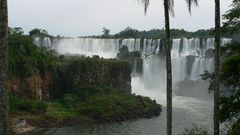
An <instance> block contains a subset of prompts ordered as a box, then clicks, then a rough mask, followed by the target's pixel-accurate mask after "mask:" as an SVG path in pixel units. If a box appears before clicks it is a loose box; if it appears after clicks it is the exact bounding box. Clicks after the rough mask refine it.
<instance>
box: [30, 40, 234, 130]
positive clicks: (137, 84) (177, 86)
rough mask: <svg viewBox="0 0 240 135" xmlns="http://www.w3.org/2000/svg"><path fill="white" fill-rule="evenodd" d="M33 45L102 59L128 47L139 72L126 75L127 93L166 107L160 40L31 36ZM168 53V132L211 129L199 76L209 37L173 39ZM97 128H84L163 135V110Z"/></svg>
mask: <svg viewBox="0 0 240 135" xmlns="http://www.w3.org/2000/svg"><path fill="white" fill-rule="evenodd" d="M221 41H222V42H221V43H222V45H224V44H226V43H229V42H231V39H227V38H223V39H222V40H221ZM34 43H35V44H36V45H37V46H41V47H47V48H48V49H53V50H55V51H56V52H57V53H59V54H60V55H85V56H92V55H99V56H100V57H104V58H115V57H116V56H117V53H118V52H119V48H121V47H122V46H123V45H126V46H127V47H128V49H129V51H140V52H141V54H142V58H143V73H142V74H141V75H139V76H138V77H133V78H132V91H133V93H136V94H140V95H144V96H149V97H151V98H152V99H156V101H157V102H158V103H160V104H162V105H163V106H165V105H166V69H165V53H164V52H165V47H164V43H163V42H162V40H160V39H93V38H54V39H49V38H35V39H34ZM171 56H172V71H173V89H174V96H173V134H174V135H177V134H179V133H180V132H181V131H183V129H184V128H190V127H191V126H192V125H193V124H197V125H198V126H201V127H204V128H206V129H207V130H208V131H209V132H210V133H211V132H212V129H213V128H212V125H213V124H212V114H213V112H212V107H213V104H212V97H211V95H210V94H209V93H208V91H207V89H208V86H209V84H208V83H207V82H205V81H202V80H201V78H200V74H202V73H204V71H205V70H207V71H210V72H212V71H213V70H214V59H213V56H214V39H213V38H207V39H199V38H191V39H187V38H182V39H173V40H172V52H171ZM134 63H135V62H134ZM134 67H135V65H134ZM206 99H207V100H206ZM101 126H102V127H103V128H101ZM101 126H100V128H99V126H98V125H97V126H96V127H94V126H93V127H91V128H90V129H89V131H91V133H92V131H93V130H94V131H96V135H97V134H98V133H103V134H115V131H118V132H117V133H118V134H119V135H124V134H129V135H135V134H139V135H145V134H151V135H157V134H165V133H166V131H165V130H166V110H165V108H163V113H162V115H160V116H159V117H157V118H153V119H150V120H139V121H133V122H127V123H124V124H121V125H118V124H113V125H101ZM141 127H144V128H141ZM145 127H148V128H145ZM78 128H79V127H77V129H74V127H72V128H70V130H71V131H72V130H74V131H76V133H78V134H81V133H82V130H81V131H78V130H79V129H78ZM84 129H85V127H84ZM116 129H117V130H116ZM118 129H120V130H118ZM135 129H137V130H135ZM65 130H66V131H68V129H67V128H63V129H59V130H56V131H57V132H58V131H59V132H62V134H64V132H65ZM89 131H88V130H86V131H85V132H86V133H87V132H89ZM136 132H138V133H136ZM51 134H52V133H51ZM56 134H59V133H56ZM82 134H85V133H82ZM82 134H81V135H82ZM93 134H94V133H93Z"/></svg>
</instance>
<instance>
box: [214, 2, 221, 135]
mask: <svg viewBox="0 0 240 135" xmlns="http://www.w3.org/2000/svg"><path fill="white" fill-rule="evenodd" d="M220 23H221V20H220V0H215V86H214V135H219V96H220V92H219V91H220V90H219V89H220V40H221V39H220V38H221V37H220V27H221V24H220Z"/></svg>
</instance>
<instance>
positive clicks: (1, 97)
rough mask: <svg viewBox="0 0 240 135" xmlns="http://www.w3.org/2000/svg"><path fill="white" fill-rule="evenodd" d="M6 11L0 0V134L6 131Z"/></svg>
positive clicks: (4, 0) (5, 4)
mask: <svg viewBox="0 0 240 135" xmlns="http://www.w3.org/2000/svg"><path fill="white" fill-rule="evenodd" d="M7 69H8V11H7V0H0V134H1V135H7V131H8V124H7V123H8V102H7V83H6V81H7Z"/></svg>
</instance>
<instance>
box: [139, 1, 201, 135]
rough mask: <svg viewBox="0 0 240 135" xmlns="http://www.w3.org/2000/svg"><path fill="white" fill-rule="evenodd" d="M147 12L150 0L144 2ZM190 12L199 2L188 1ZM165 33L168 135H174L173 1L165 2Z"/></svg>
mask: <svg viewBox="0 0 240 135" xmlns="http://www.w3.org/2000/svg"><path fill="white" fill-rule="evenodd" d="M142 2H143V3H144V7H145V9H144V10H145V13H146V11H147V8H148V5H149V0H142ZM186 2H187V4H188V7H189V12H191V6H192V3H195V4H197V0H186ZM163 4H164V16H165V32H166V39H165V44H166V71H167V135H172V62H171V48H172V47H171V33H170V17H169V16H170V14H169V13H172V15H174V12H173V6H174V1H173V0H164V3H163Z"/></svg>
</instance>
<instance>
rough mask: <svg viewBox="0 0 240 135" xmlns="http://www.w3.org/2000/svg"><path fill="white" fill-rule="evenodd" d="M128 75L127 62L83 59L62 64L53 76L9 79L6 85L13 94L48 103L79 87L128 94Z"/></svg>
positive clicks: (47, 73)
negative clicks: (105, 89)
mask: <svg viewBox="0 0 240 135" xmlns="http://www.w3.org/2000/svg"><path fill="white" fill-rule="evenodd" d="M130 74H131V66H130V65H129V64H128V63H127V62H122V61H117V60H103V59H90V58H82V59H76V60H71V61H64V62H62V63H61V64H59V66H58V67H57V69H56V71H55V72H46V73H45V74H44V75H37V74H36V75H32V76H30V77H25V78H15V79H11V80H10V81H9V83H8V84H9V89H10V91H11V93H13V94H18V95H21V96H23V97H25V98H30V99H36V100H49V99H51V98H56V97H59V96H61V95H62V94H65V93H67V92H68V91H71V90H74V89H77V88H79V87H80V89H81V88H89V87H91V88H92V87H101V88H111V89H116V90H120V91H122V92H124V93H131V76H130ZM76 87H77V88H76Z"/></svg>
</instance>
